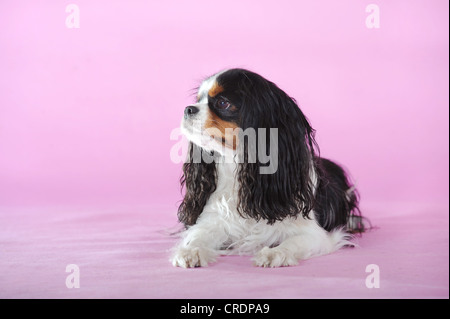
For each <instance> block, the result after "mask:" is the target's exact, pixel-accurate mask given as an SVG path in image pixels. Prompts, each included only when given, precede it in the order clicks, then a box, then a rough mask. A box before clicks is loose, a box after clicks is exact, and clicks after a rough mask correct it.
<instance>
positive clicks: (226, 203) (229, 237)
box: [171, 163, 352, 268]
mask: <svg viewBox="0 0 450 319" xmlns="http://www.w3.org/2000/svg"><path fill="white" fill-rule="evenodd" d="M235 169H236V164H230V163H221V164H217V170H218V172H217V173H218V176H217V177H218V185H217V189H216V191H215V192H214V193H213V194H211V196H210V198H209V200H208V201H207V203H206V205H205V207H204V209H203V212H202V214H201V215H200V217H199V218H198V220H197V223H196V224H195V225H193V226H191V227H189V228H188V229H187V230H186V231H184V232H183V233H182V239H181V241H180V242H179V243H178V245H177V246H176V247H175V250H174V254H173V256H172V259H171V260H172V264H173V265H174V266H180V267H185V268H188V267H199V266H202V267H205V266H207V265H208V264H209V263H211V262H214V261H215V260H216V257H217V256H218V255H229V254H245V255H253V256H254V258H253V262H254V264H255V265H256V266H262V267H280V266H291V265H296V264H297V263H298V260H300V259H307V258H311V257H314V256H319V255H324V254H328V253H331V252H333V251H335V250H337V249H339V248H341V247H342V246H344V245H352V243H351V242H350V241H349V239H350V238H349V235H348V234H347V233H346V232H345V231H343V230H340V229H338V230H334V231H332V232H327V231H326V230H324V229H323V228H322V227H320V226H319V225H318V223H317V222H316V221H315V219H314V212H311V214H310V217H311V218H312V219H305V218H303V217H301V216H299V217H297V218H286V219H284V220H282V221H277V222H275V223H274V224H273V225H268V224H267V222H266V221H264V220H260V221H256V220H254V219H251V218H243V217H241V216H240V215H239V213H238V212H237V209H236V199H237V190H238V189H237V185H236V184H237V182H236V179H235V173H236V172H235Z"/></svg>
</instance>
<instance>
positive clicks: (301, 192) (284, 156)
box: [238, 72, 317, 224]
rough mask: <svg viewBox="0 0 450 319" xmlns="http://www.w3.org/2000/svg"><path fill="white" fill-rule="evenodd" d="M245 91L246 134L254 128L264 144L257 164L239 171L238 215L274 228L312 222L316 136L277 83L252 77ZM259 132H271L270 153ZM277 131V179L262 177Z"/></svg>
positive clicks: (243, 119) (244, 82)
mask: <svg viewBox="0 0 450 319" xmlns="http://www.w3.org/2000/svg"><path fill="white" fill-rule="evenodd" d="M241 86H242V87H241V90H240V92H241V94H242V95H244V99H243V103H242V110H241V113H240V114H241V128H242V129H243V130H246V129H247V128H254V129H255V130H256V135H257V140H258V141H259V143H258V146H257V159H256V163H250V162H249V161H244V163H242V164H240V165H239V169H238V179H239V183H240V188H239V193H238V211H239V212H240V214H241V215H243V216H245V215H246V216H249V217H252V218H256V219H264V220H267V222H268V223H269V224H271V223H274V222H275V221H277V220H282V219H283V218H285V217H288V216H296V215H298V214H299V213H300V212H301V214H302V215H303V216H304V217H306V218H308V217H309V216H308V213H309V212H310V211H311V209H312V208H313V206H314V187H313V186H314V182H313V180H312V179H313V178H314V172H313V167H314V161H313V159H314V156H315V154H314V153H315V148H316V147H317V144H316V142H315V140H314V130H313V129H312V127H311V125H310V124H309V122H308V120H307V118H306V117H305V116H304V115H303V113H302V112H301V110H300V109H299V107H298V106H297V104H296V102H295V101H294V100H293V99H292V98H290V97H289V96H288V95H287V94H286V93H285V92H284V91H282V90H281V89H279V88H278V87H277V86H276V85H275V84H274V83H272V82H270V81H267V80H265V79H264V78H262V77H260V76H259V75H257V74H254V73H251V72H250V73H247V74H245V78H244V79H241ZM258 128H264V129H265V131H266V140H264V139H262V140H263V144H264V142H265V143H266V145H264V146H265V150H264V149H262V148H261V138H262V136H260V135H261V132H262V131H261V130H259V131H258ZM274 128H275V129H277V130H278V146H277V151H278V157H277V160H278V165H277V167H276V171H275V172H273V173H272V174H270V173H268V174H267V173H266V174H261V167H263V166H264V165H263V163H261V162H260V159H261V157H260V155H261V154H260V153H261V151H264V152H265V153H268V152H269V150H270V145H269V142H271V143H273V141H270V139H269V138H268V137H269V136H270V134H269V132H270V129H274ZM272 148H273V145H272ZM247 150H248V148H247V147H244V152H248V151H247ZM246 155H248V154H246ZM263 155H266V154H263ZM271 156H272V154H271ZM247 159H248V157H247ZM272 160H273V158H272Z"/></svg>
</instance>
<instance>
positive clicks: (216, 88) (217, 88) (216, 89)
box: [208, 82, 224, 97]
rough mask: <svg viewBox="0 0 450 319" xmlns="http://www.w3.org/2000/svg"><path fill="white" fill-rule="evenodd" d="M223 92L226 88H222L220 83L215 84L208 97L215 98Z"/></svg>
mask: <svg viewBox="0 0 450 319" xmlns="http://www.w3.org/2000/svg"><path fill="white" fill-rule="evenodd" d="M223 91H224V88H223V87H222V86H220V85H219V83H217V82H214V85H213V86H212V88H211V89H209V91H208V95H209V96H210V97H215V96H216V95H217V94H219V93H221V92H223Z"/></svg>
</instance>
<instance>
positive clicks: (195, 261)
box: [172, 247, 216, 268]
mask: <svg viewBox="0 0 450 319" xmlns="http://www.w3.org/2000/svg"><path fill="white" fill-rule="evenodd" d="M215 260H216V255H215V254H214V252H212V251H209V250H206V249H202V248H200V247H194V248H187V247H181V248H178V249H177V250H176V252H175V254H174V255H173V256H172V265H174V266H175V267H183V268H193V267H206V266H208V263H211V262H214V261H215Z"/></svg>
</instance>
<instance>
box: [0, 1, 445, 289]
mask: <svg viewBox="0 0 450 319" xmlns="http://www.w3.org/2000/svg"><path fill="white" fill-rule="evenodd" d="M69 3H71V2H64V1H56V0H55V1H49V0H48V1H40V2H35V1H2V2H1V3H0V217H1V218H3V225H2V224H0V234H1V235H2V236H3V238H4V239H5V243H6V244H5V245H7V244H8V245H14V243H15V242H14V238H16V237H15V236H17V233H16V232H15V231H12V229H15V228H14V227H13V226H12V225H17V227H18V228H20V227H22V226H23V224H20V221H19V219H17V218H16V217H15V216H21V215H20V214H19V213H17V212H18V211H20V212H22V210H21V209H23V211H26V216H28V217H27V218H26V219H27V222H32V221H33V218H36V220H37V219H38V218H45V217H43V216H47V215H45V214H46V213H45V212H47V211H46V209H47V208H49V207H64V208H65V209H66V210H67V211H70V212H72V211H73V210H74V209H75V208H77V209H78V208H79V209H83V210H89V209H92V208H94V207H107V208H108V209H115V208H117V207H121V208H123V207H126V208H127V209H130V210H131V211H133V209H131V207H146V208H145V210H144V211H145V216H146V218H147V219H146V220H147V222H148V220H150V221H151V222H149V223H150V224H151V225H153V226H154V225H159V224H161V225H174V224H175V223H176V207H177V203H178V202H179V200H180V199H181V194H180V190H179V185H178V180H179V178H180V176H181V164H179V163H173V162H172V161H171V159H170V149H171V147H173V145H174V144H175V143H176V142H177V141H173V140H170V133H171V131H172V130H173V129H175V128H177V127H178V125H179V123H180V120H181V117H182V113H183V109H184V107H185V106H187V105H188V104H189V103H191V102H192V89H193V88H195V87H196V86H197V85H198V84H199V82H200V81H201V80H202V79H203V78H204V77H205V76H208V75H210V74H212V73H215V72H217V71H219V70H221V69H224V68H230V67H244V68H248V69H251V70H253V71H255V72H257V73H260V74H261V75H263V76H265V77H267V78H268V79H270V80H272V81H274V82H275V83H277V84H278V85H279V86H280V87H281V88H282V89H284V90H285V91H286V92H287V93H288V94H289V95H291V96H292V97H294V98H295V99H296V100H297V101H298V103H299V105H300V106H301V108H302V110H303V111H304V113H305V114H306V115H307V116H308V118H309V119H310V121H311V123H312V125H313V127H314V128H315V129H316V130H317V140H318V142H319V145H320V148H321V154H322V155H323V156H325V157H329V158H331V159H334V160H336V161H338V162H340V163H342V164H344V165H345V166H346V167H347V168H348V169H349V170H350V172H351V174H352V176H353V178H354V179H355V180H356V181H357V183H358V187H359V190H360V192H361V196H362V203H361V205H362V208H363V212H364V213H365V214H366V215H367V216H369V217H371V218H372V219H373V220H375V221H377V218H378V217H379V216H385V217H389V216H391V215H395V216H397V215H398V214H400V215H405V216H408V214H410V213H411V211H414V212H415V211H417V210H420V209H417V207H428V206H430V207H433V209H432V210H431V211H430V212H427V216H428V217H430V218H436V220H437V221H438V222H437V223H438V224H439V225H444V226H445V225H448V203H449V195H448V193H449V119H448V117H449V107H448V104H449V91H448V86H449V77H448V75H449V74H448V72H449V71H448V69H449V60H448V57H449V51H448V44H449V42H448V37H449V34H448V19H449V17H448V9H449V8H448V6H449V4H448V1H445V0H434V1H429V0H427V1H425V0H423V1H418V0H414V1H399V0H395V1H381V0H375V1H373V3H376V4H378V5H379V7H380V19H381V21H380V28H379V29H369V28H367V27H366V25H365V19H366V17H367V16H368V15H369V14H368V13H366V12H365V8H366V6H367V5H368V4H370V3H372V2H370V1H359V0H342V1H332V0H328V1H325V0H324V1H286V0H280V1H260V0H258V1H227V2H215V1H84V0H75V1H73V3H75V4H77V5H78V6H79V8H80V28H78V29H69V28H67V27H66V25H65V20H66V17H67V16H68V15H69V13H66V12H65V7H66V5H67V4H69ZM386 207H390V208H389V209H387V208H386ZM94 211H95V210H94ZM13 212H15V213H13ZM134 212H136V210H135V211H134ZM17 214H19V215H17ZM58 214H59V215H58ZM67 214H68V215H67V216H71V215H70V214H69V213H67ZM412 215H414V214H412ZM33 216H35V217H33ZM38 216H40V217H38ZM56 216H58V218H64V214H63V213H62V212H60V213H57V215H56ZM101 216H103V217H102V218H103V219H102V218H101V217H99V219H96V220H97V221H100V222H101V221H105V220H108V218H109V217H108V215H107V214H106V215H101ZM129 216H133V214H131V213H130V215H129ZM414 216H416V217H411V218H412V220H414V218H417V219H416V221H417V223H416V224H418V225H421V224H422V222H421V218H423V216H422V214H418V215H414ZM28 218H30V219H28ZM68 218H69V217H68ZM125 218H127V217H125ZM128 218H130V217H128ZM139 220H140V219H139ZM388 221H389V218H387V219H386V222H388ZM41 222H42V219H41ZM17 223H18V224H17ZM100 224H101V223H100ZM413 224H414V223H413ZM5 225H9V226H8V227H5ZM20 225H21V226H20ZM82 225H84V224H83V223H81V222H80V227H83V226H82ZM23 227H25V226H23ZM55 227H56V226H55ZM99 227H100V226H99ZM391 227H392V226H391ZM2 228H3V229H2ZM55 229H56V228H55ZM393 229H395V227H393ZM59 235H61V234H59V233H58V232H55V233H54V236H55V237H58V236H59ZM428 235H429V236H431V237H430V238H431V239H433V238H434V237H433V236H435V235H434V234H433V231H432V227H431V228H430V233H429V234H428ZM29 236H30V242H31V241H33V240H34V239H33V238H34V237H33V236H32V235H29ZM445 238H446V240H445ZM16 239H17V238H16ZM27 243H28V241H27ZM16 244H17V243H16ZM440 244H441V246H439V245H438V246H439V247H440V248H439V249H440V250H439V252H442V250H446V256H447V260H448V227H447V231H446V232H445V230H444V242H441V241H440ZM170 245H171V244H170ZM170 245H169V244H168V246H170ZM442 245H443V246H442ZM43 246H45V245H43ZM5 247H13V246H5ZM30 249H31V248H30ZM164 249H165V248H164ZM441 255H442V254H441ZM15 257H17V256H15ZM444 257H445V256H444ZM11 258H13V259H14V256H12V257H11ZM30 258H31V257H30ZM13 259H11V260H13ZM164 260H165V259H164ZM14 265H15V264H14V263H12V264H11V265H10V267H12V268H14ZM161 265H166V264H165V263H161ZM442 267H443V268H440V270H441V271H442V270H446V272H447V275H446V276H447V286H446V290H445V289H444V295H445V294H446V295H447V296H448V261H447V263H444V264H443V266H442ZM8 269H9V268H8ZM44 277H45V276H44ZM3 295H4V296H7V297H11V296H12V297H14V296H21V295H20V294H14V293H13V290H4V291H3ZM100 295H101V294H100ZM441 295H442V294H441ZM32 296H36V295H32ZM87 296H90V295H89V294H88V295H87ZM101 296H103V295H101ZM166 296H170V294H166Z"/></svg>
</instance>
